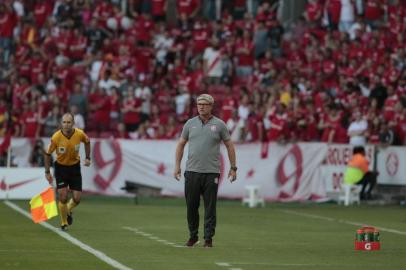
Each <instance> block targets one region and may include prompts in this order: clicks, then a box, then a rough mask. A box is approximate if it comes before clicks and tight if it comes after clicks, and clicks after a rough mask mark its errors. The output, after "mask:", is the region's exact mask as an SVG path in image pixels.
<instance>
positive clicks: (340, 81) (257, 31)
mask: <svg viewBox="0 0 406 270" xmlns="http://www.w3.org/2000/svg"><path fill="white" fill-rule="evenodd" d="M172 3H173V4H174V5H171V4H172ZM218 3H221V6H220V5H218ZM277 8H278V1H275V0H273V1H271V0H269V1H265V0H263V1H260V0H252V1H246V0H233V1H214V0H176V1H167V0H4V1H1V2H0V122H1V123H0V125H1V130H0V132H1V133H2V134H3V135H4V134H5V133H7V132H8V131H10V132H12V134H13V136H16V137H30V138H38V137H41V136H50V135H51V134H52V133H53V132H54V131H55V129H57V127H58V125H59V123H60V117H61V115H62V114H63V113H64V112H66V111H71V112H72V113H74V114H75V122H76V126H77V127H79V128H83V129H84V130H85V131H86V132H87V134H89V135H90V136H91V137H105V138H109V137H115V138H127V139H175V138H178V137H179V133H180V131H181V130H180V129H181V127H182V125H183V124H184V122H185V120H186V119H188V118H189V117H191V116H192V115H196V109H195V107H196V104H195V97H196V96H197V95H199V94H201V93H209V94H211V95H212V96H213V97H214V99H215V103H216V106H215V115H217V116H218V117H220V118H221V119H223V120H224V121H225V122H226V124H227V126H228V127H229V129H230V132H231V133H232V139H233V141H235V142H253V141H270V142H272V141H276V142H280V143H283V142H291V141H323V142H329V143H352V144H365V143H372V144H374V143H376V144H378V143H379V144H381V143H382V144H386V145H391V144H395V145H403V144H406V68H405V64H406V40H405V38H406V3H405V1H397V0H309V1H307V4H306V6H305V10H304V12H303V15H302V16H300V18H299V19H298V20H296V21H294V22H291V23H290V24H285V23H282V22H281V21H279V20H278V18H279V16H277ZM287 26H289V27H287ZM2 134H0V135H2Z"/></svg>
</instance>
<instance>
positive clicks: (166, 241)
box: [122, 227, 186, 248]
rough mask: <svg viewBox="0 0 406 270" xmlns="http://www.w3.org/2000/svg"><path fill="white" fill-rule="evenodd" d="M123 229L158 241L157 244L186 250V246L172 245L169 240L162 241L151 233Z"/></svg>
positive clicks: (129, 228) (135, 229) (134, 229)
mask: <svg viewBox="0 0 406 270" xmlns="http://www.w3.org/2000/svg"><path fill="white" fill-rule="evenodd" d="M122 228H123V229H124V230H127V231H131V232H135V233H136V234H140V235H142V236H145V237H147V238H149V239H151V240H154V241H157V242H159V243H161V244H165V245H169V246H172V247H176V248H186V246H180V245H177V244H174V243H172V242H170V241H168V240H165V239H161V238H159V237H157V236H154V235H153V234H150V233H145V232H143V231H140V230H138V229H137V228H134V227H122Z"/></svg>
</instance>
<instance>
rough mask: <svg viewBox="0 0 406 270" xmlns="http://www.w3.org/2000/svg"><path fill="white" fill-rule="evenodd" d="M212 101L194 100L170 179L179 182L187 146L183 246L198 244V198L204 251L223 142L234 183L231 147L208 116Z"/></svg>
mask: <svg viewBox="0 0 406 270" xmlns="http://www.w3.org/2000/svg"><path fill="white" fill-rule="evenodd" d="M213 104H214V99H213V97H212V96H210V95H208V94H202V95H200V96H199V97H198V98H197V110H198V113H199V115H198V116H196V117H194V118H191V119H189V120H188V121H187V122H186V124H185V125H184V127H183V131H182V134H181V138H180V140H179V142H178V145H177V146H176V164H175V172H174V176H175V178H176V180H178V181H179V180H180V178H181V168H180V164H181V161H182V157H183V150H184V148H185V145H186V143H187V142H189V151H188V159H187V162H186V170H185V173H184V176H185V198H186V205H187V221H188V226H189V232H190V238H189V240H188V241H187V243H186V246H188V247H193V246H195V245H197V244H198V243H199V238H198V229H199V205H200V196H201V195H202V196H203V201H204V209H205V214H204V239H205V243H204V247H212V246H213V242H212V238H213V236H214V233H215V228H216V203H217V189H218V183H219V178H220V143H221V141H223V142H224V144H225V146H226V148H227V153H228V158H229V160H230V165H231V167H230V171H229V173H228V178H229V180H230V181H231V182H233V181H235V180H236V179H237V167H236V159H235V149H234V145H233V143H232V142H231V140H230V133H229V132H228V129H227V126H226V125H225V123H224V122H223V121H222V120H221V119H219V118H217V117H215V116H213V115H212V114H211V112H212V109H213Z"/></svg>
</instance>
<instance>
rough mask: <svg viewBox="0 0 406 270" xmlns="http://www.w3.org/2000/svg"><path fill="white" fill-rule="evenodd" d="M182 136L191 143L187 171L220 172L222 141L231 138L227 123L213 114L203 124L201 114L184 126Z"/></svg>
mask: <svg viewBox="0 0 406 270" xmlns="http://www.w3.org/2000/svg"><path fill="white" fill-rule="evenodd" d="M181 136H182V138H183V139H185V140H187V141H188V143H189V151H188V159H187V162H186V171H192V172H199V173H220V142H221V141H228V140H230V133H229V132H228V129H227V126H226V124H225V123H224V122H223V121H222V120H221V119H219V118H217V117H215V116H213V117H212V118H210V120H209V121H208V122H207V123H206V124H203V122H202V120H200V117H199V116H196V117H193V118H191V119H189V120H188V121H187V122H186V124H185V125H184V126H183V130H182V135H181Z"/></svg>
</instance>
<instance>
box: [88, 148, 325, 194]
mask: <svg viewBox="0 0 406 270" xmlns="http://www.w3.org/2000/svg"><path fill="white" fill-rule="evenodd" d="M175 147H176V142H175V141H127V140H117V141H109V140H99V141H96V142H94V143H93V159H92V160H93V166H92V167H91V168H83V169H82V174H83V178H84V189H85V190H87V191H91V192H97V193H102V194H109V195H118V194H123V191H122V189H121V188H122V187H123V186H124V182H125V181H131V182H136V183H139V184H143V185H149V186H152V187H158V188H161V189H162V194H164V195H172V196H183V192H184V182H183V181H184V179H182V180H181V181H179V182H178V181H176V180H175V179H174V177H173V171H174V165H175V164H174V156H175ZM268 147H269V149H268V151H269V153H270V154H269V155H268V157H266V158H263V157H262V155H261V152H262V151H264V149H263V148H262V146H261V144H244V145H237V146H236V152H237V166H238V180H237V181H236V182H234V183H230V182H229V181H228V180H227V173H228V169H229V162H228V156H227V151H226V149H225V147H222V148H221V157H220V160H221V176H220V183H219V192H218V195H219V197H225V198H241V197H242V196H243V195H244V192H245V189H244V187H245V186H246V185H259V186H260V187H261V188H260V191H261V193H262V195H263V196H264V197H265V198H266V199H267V200H280V201H292V200H307V199H314V200H319V199H323V198H325V191H324V186H323V184H322V179H321V177H320V175H318V174H317V173H316V172H317V168H318V167H319V166H320V163H321V162H322V160H323V159H324V156H325V153H326V149H327V148H326V146H325V144H295V145H286V146H280V145H277V144H270V145H269V146H268ZM187 151H188V149H187V147H186V149H185V153H184V159H183V165H182V169H183V170H184V168H185V165H184V163H185V160H186V157H187Z"/></svg>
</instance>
